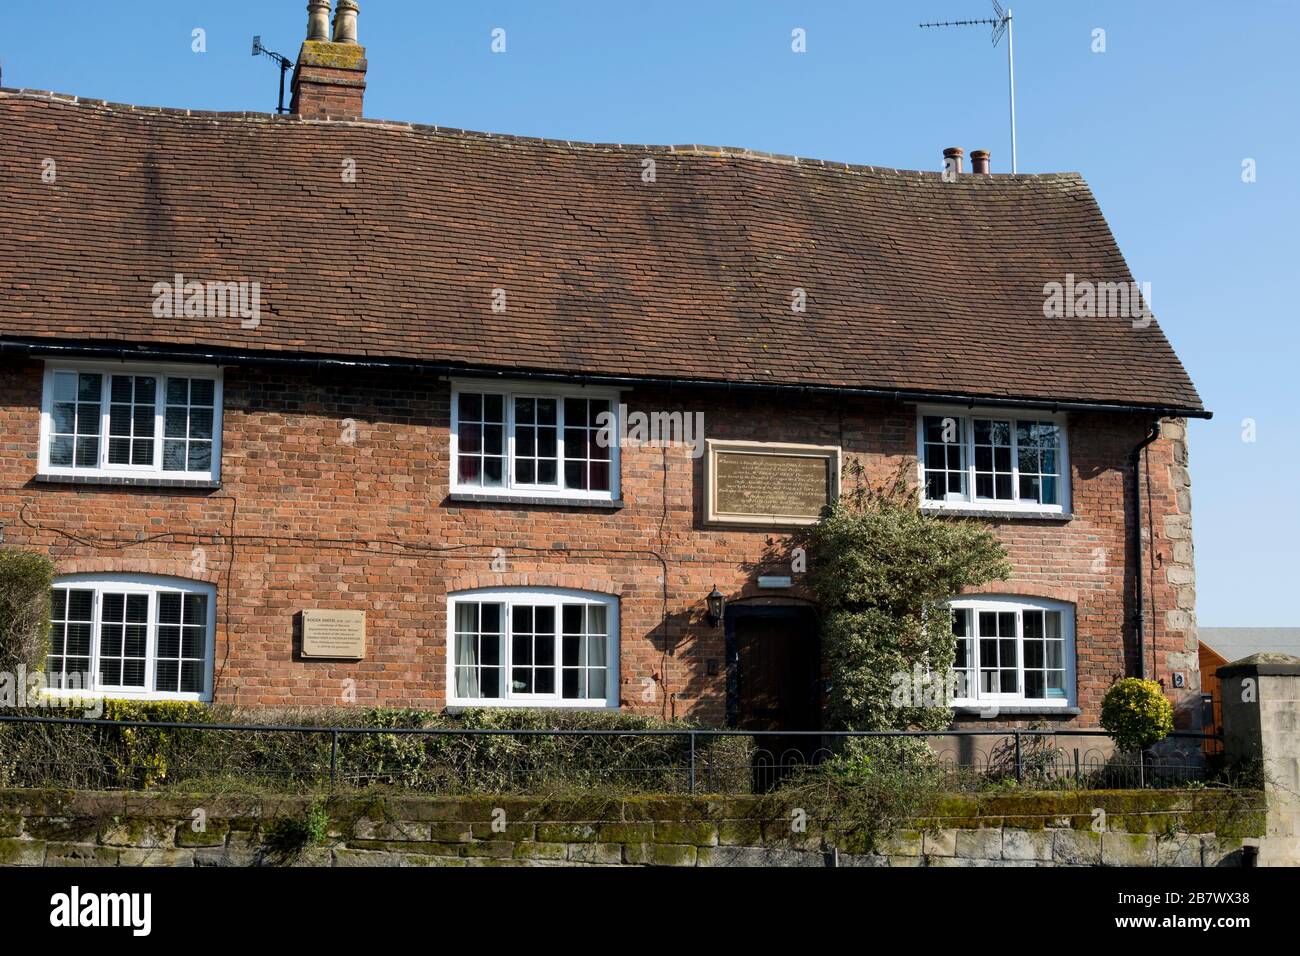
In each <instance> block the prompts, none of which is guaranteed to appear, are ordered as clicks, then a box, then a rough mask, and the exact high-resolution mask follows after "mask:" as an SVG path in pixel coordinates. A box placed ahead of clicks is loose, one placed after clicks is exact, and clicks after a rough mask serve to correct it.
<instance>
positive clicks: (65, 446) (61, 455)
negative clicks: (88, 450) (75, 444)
mask: <svg viewBox="0 0 1300 956" xmlns="http://www.w3.org/2000/svg"><path fill="white" fill-rule="evenodd" d="M50 464H51V465H53V466H54V467H56V468H70V467H71V466H72V436H71V435H65V436H63V437H59V438H54V439H52V440H51V441H50Z"/></svg>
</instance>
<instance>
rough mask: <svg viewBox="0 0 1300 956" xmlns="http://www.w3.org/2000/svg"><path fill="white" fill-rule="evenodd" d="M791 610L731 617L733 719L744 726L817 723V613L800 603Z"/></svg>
mask: <svg viewBox="0 0 1300 956" xmlns="http://www.w3.org/2000/svg"><path fill="white" fill-rule="evenodd" d="M756 610H763V611H778V610H779V611H785V610H786V609H784V608H782V609H768V608H762V609H756ZM789 611H790V612H791V613H769V614H757V613H746V614H742V615H739V616H737V618H736V620H735V621H734V625H733V641H734V651H733V653H734V661H735V667H736V697H735V712H734V723H735V726H737V727H739V728H740V729H742V730H819V729H820V728H821V686H820V685H821V682H820V670H821V666H820V652H819V646H818V640H817V625H816V618H815V617H814V616H813V615H812V613H811V612H808V611H804V610H803V609H801V608H792V609H789Z"/></svg>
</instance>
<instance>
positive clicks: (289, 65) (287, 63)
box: [253, 36, 293, 113]
mask: <svg viewBox="0 0 1300 956" xmlns="http://www.w3.org/2000/svg"><path fill="white" fill-rule="evenodd" d="M258 54H261V55H262V56H266V57H270V58H271V59H272V60H274V61H275V62H276V63H278V64H280V105H279V106H277V107H276V108H275V111H276V112H277V113H287V112H289V110H288V109H287V108H286V107H285V105H284V77H285V74H286V73H288V72H289V71H290V70H292V69H293V60H291V59H289V58H288V57H287V56H281V55H280V54H279V53H276V52H275V51H274V50H268V49H267V48H266V47H264V46H262V38H261V36H255V37H253V56H257V55H258Z"/></svg>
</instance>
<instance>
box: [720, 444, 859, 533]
mask: <svg viewBox="0 0 1300 956" xmlns="http://www.w3.org/2000/svg"><path fill="white" fill-rule="evenodd" d="M839 474H840V450H839V449H838V448H836V447H834V446H824V445H791V444H785V443H776V442H770V443H768V442H714V441H711V442H710V443H709V459H708V483H709V485H708V489H707V515H706V518H707V520H708V521H709V522H711V523H720V524H758V525H770V526H777V525H803V524H812V523H813V522H815V521H816V520H817V518H818V516H819V515H820V514H821V510H822V508H824V507H825V506H826V505H827V504H829V503H830V502H831V501H834V500H835V498H836V496H837V495H838V494H839Z"/></svg>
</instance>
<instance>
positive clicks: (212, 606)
mask: <svg viewBox="0 0 1300 956" xmlns="http://www.w3.org/2000/svg"><path fill="white" fill-rule="evenodd" d="M53 587H54V588H59V589H67V590H82V591H90V590H93V591H94V592H95V599H94V608H93V615H94V623H93V625H92V628H91V634H90V687H88V688H80V689H76V690H63V689H58V688H53V687H50V688H47V689H46V691H45V693H46V695H48V696H52V697H73V698H77V697H87V698H101V697H112V698H127V699H131V700H184V701H201V702H209V701H211V700H212V679H213V678H212V674H213V664H214V661H215V659H216V644H217V641H216V633H217V588H216V585H213V584H208V583H207V582H204V581H192V580H190V579H188V578H173V577H166V576H164V575H157V574H111V573H105V574H73V575H64V576H61V577H56V578H55V579H54V584H53ZM106 592H107V593H113V594H144V595H148V597H149V615H148V629H147V634H146V638H145V675H144V687H143V688H129V687H126V688H124V687H118V686H112V687H110V686H106V685H101V684H100V681H99V661H100V641H101V637H102V625H103V621H102V614H103V606H104V594H105V593H106ZM164 593H181V594H197V595H203V596H205V597H206V598H207V605H208V615H207V621H206V626H205V630H206V635H205V636H206V641H205V646H204V650H203V662H204V668H203V690H202V691H201V692H198V693H195V692H191V691H155V690H152V689H151V688H152V687H153V684H154V676H155V674H156V671H157V664H158V595H159V594H164ZM44 666H45V665H44V664H42V667H44Z"/></svg>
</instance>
